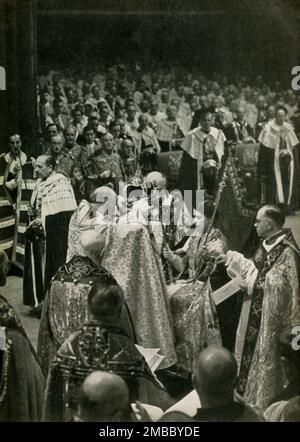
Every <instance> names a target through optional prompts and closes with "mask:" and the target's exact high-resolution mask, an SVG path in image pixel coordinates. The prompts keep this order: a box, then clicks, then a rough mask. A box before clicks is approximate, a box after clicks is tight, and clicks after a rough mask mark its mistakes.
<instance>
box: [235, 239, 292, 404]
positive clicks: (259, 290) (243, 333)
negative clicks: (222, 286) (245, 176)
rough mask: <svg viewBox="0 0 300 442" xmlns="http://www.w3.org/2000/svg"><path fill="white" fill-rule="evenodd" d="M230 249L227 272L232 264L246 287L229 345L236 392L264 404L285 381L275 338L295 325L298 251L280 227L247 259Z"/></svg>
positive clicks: (282, 363) (250, 400) (282, 364)
mask: <svg viewBox="0 0 300 442" xmlns="http://www.w3.org/2000/svg"><path fill="white" fill-rule="evenodd" d="M230 253H231V257H230V262H229V263H228V264H227V265H228V272H229V274H230V271H231V269H233V268H234V273H235V274H240V275H241V276H242V277H243V279H244V280H245V287H246V289H247V292H246V293H245V294H244V301H243V307H242V313H241V317H240V323H239V327H238V332H237V340H236V349H235V353H236V358H237V361H238V363H239V366H240V370H239V384H238V389H237V391H238V393H239V394H241V395H243V396H244V398H245V399H246V400H247V401H248V402H251V403H254V404H256V405H257V406H259V407H261V408H263V409H264V408H266V407H267V406H268V405H269V404H270V403H271V401H272V399H273V398H275V397H276V396H278V395H280V394H281V393H282V392H283V389H284V386H285V383H286V369H287V364H288V362H287V361H286V360H282V358H281V354H280V348H279V344H280V340H281V338H284V339H287V337H288V336H289V335H291V333H292V330H293V328H294V327H295V326H297V325H299V324H300V295H299V273H298V272H299V257H300V252H299V249H298V247H297V245H296V243H295V241H294V238H293V236H292V234H291V232H290V231H289V230H287V231H286V230H283V231H282V232H281V236H279V237H278V239H277V240H276V241H275V243H274V245H271V246H268V245H267V242H266V241H264V242H263V243H262V245H261V246H260V247H259V248H258V250H257V252H256V254H255V255H254V258H253V261H250V260H247V259H245V258H244V257H243V256H242V255H240V254H238V253H236V252H230Z"/></svg>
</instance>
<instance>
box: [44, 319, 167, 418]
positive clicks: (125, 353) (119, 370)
mask: <svg viewBox="0 0 300 442" xmlns="http://www.w3.org/2000/svg"><path fill="white" fill-rule="evenodd" d="M95 370H102V371H109V372H113V373H115V374H118V375H119V376H121V377H122V378H123V379H124V380H125V382H126V383H127V385H128V387H129V394H130V400H131V401H135V400H137V399H138V398H139V387H140V382H142V381H148V382H149V381H150V382H151V383H153V384H155V385H157V387H159V384H158V383H157V382H156V380H155V378H154V376H153V375H152V373H151V371H150V369H149V367H148V365H147V363H146V361H145V359H144V357H143V356H142V355H141V354H140V353H139V351H138V350H137V349H136V347H135V345H134V342H133V341H132V340H131V339H130V338H129V337H128V336H127V335H126V334H125V332H124V331H123V330H122V329H120V328H118V327H114V326H112V325H107V324H102V323H100V322H98V321H94V320H90V321H88V322H85V323H84V324H83V325H82V326H81V327H80V329H79V330H78V331H76V332H75V333H73V334H72V335H71V336H70V337H69V338H68V339H67V340H66V341H65V342H64V344H63V345H62V346H61V348H60V349H59V351H58V353H57V355H56V358H55V359H54V361H53V364H52V366H51V368H50V372H49V377H48V381H47V389H46V402H45V416H44V418H45V420H47V421H65V420H70V419H72V417H73V416H74V413H75V412H76V408H77V401H78V392H79V388H80V385H81V384H82V382H83V381H84V379H85V378H86V376H87V375H88V374H89V373H91V372H93V371H95Z"/></svg>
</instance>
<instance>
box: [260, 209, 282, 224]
mask: <svg viewBox="0 0 300 442" xmlns="http://www.w3.org/2000/svg"><path fill="white" fill-rule="evenodd" d="M263 209H264V215H265V217H266V218H269V219H270V220H272V221H273V222H274V223H275V224H276V225H277V226H278V227H283V225H284V223H285V214H284V211H283V210H282V209H281V208H280V207H278V206H275V205H271V204H270V205H267V206H264V207H263Z"/></svg>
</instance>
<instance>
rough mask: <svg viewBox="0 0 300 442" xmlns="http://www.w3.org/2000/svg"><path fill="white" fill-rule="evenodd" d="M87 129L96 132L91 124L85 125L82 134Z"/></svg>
mask: <svg viewBox="0 0 300 442" xmlns="http://www.w3.org/2000/svg"><path fill="white" fill-rule="evenodd" d="M89 130H92V131H93V132H94V133H96V131H95V129H94V128H93V126H85V127H84V128H83V135H85V134H86V133H87V132H88V131H89Z"/></svg>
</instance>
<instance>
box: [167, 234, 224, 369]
mask: <svg viewBox="0 0 300 442" xmlns="http://www.w3.org/2000/svg"><path fill="white" fill-rule="evenodd" d="M200 244H201V243H200ZM207 247H208V250H209V251H210V252H212V251H215V252H216V253H224V252H226V251H227V243H226V239H225V237H224V236H223V235H222V233H221V232H220V231H219V230H218V229H213V230H212V231H211V233H210V234H209V237H208V242H207ZM199 260H200V253H199V236H195V237H191V238H190V240H189V245H188V248H187V252H186V256H185V257H184V258H183V263H184V266H187V269H188V273H189V277H190V278H193V277H194V276H195V272H196V271H197V270H199V268H198V267H199ZM211 290H212V289H211V284H210V280H209V279H208V280H206V281H205V282H202V281H195V282H193V280H192V279H190V280H183V279H182V280H177V281H176V283H174V284H171V285H169V286H168V293H169V297H170V305H171V313H172V318H173V324H174V334H175V349H176V354H177V359H178V362H177V365H178V366H179V367H180V368H182V369H184V370H186V371H190V372H191V371H192V364H193V355H195V354H197V353H199V352H200V351H201V350H202V349H203V348H204V347H205V346H206V345H209V344H213V343H217V344H221V335H220V330H219V325H218V319H217V312H216V308H215V306H214V304H213V301H212V298H211Z"/></svg>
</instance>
